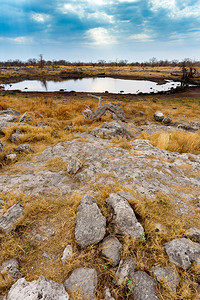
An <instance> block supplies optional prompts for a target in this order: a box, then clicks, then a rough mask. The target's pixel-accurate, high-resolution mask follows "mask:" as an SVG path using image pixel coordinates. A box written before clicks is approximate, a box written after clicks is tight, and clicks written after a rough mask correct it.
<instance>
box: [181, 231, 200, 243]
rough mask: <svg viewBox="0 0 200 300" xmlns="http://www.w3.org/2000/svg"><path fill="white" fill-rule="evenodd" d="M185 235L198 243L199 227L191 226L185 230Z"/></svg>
mask: <svg viewBox="0 0 200 300" xmlns="http://www.w3.org/2000/svg"><path fill="white" fill-rule="evenodd" d="M185 235H186V236H187V237H188V238H189V239H191V240H194V241H195V242H197V243H200V229H197V228H195V227H192V228H190V229H188V230H187V231H186V233H185Z"/></svg>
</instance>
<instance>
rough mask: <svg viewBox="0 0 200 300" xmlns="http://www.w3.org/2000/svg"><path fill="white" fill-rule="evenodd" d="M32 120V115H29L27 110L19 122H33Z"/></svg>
mask: <svg viewBox="0 0 200 300" xmlns="http://www.w3.org/2000/svg"><path fill="white" fill-rule="evenodd" d="M31 121H32V116H31V115H29V114H28V113H27V112H25V113H24V114H23V115H22V116H21V117H20V118H19V122H20V123H21V122H24V123H27V122H31Z"/></svg>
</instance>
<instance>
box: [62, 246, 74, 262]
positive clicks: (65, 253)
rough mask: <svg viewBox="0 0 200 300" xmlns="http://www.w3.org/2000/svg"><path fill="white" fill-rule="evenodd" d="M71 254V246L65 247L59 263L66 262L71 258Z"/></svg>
mask: <svg viewBox="0 0 200 300" xmlns="http://www.w3.org/2000/svg"><path fill="white" fill-rule="evenodd" d="M72 253H73V250H72V246H71V245H67V247H66V248H65V250H64V251H63V255H62V258H61V261H62V262H63V263H64V262H66V261H67V260H68V259H70V257H71V256H72Z"/></svg>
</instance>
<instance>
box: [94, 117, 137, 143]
mask: <svg viewBox="0 0 200 300" xmlns="http://www.w3.org/2000/svg"><path fill="white" fill-rule="evenodd" d="M91 134H92V135H94V136H95V137H103V138H108V139H111V138H119V137H125V138H127V139H131V138H133V137H135V135H134V134H133V133H131V132H130V131H128V130H127V129H126V127H125V126H123V125H122V124H121V123H120V122H117V121H112V122H105V123H104V124H103V125H102V126H101V128H94V129H93V130H92V131H91Z"/></svg>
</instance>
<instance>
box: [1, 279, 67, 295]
mask: <svg viewBox="0 0 200 300" xmlns="http://www.w3.org/2000/svg"><path fill="white" fill-rule="evenodd" d="M19 299H23V300H38V299H41V300H47V299H51V300H68V299H69V295H68V294H67V292H66V291H65V288H64V286H63V284H61V283H57V282H55V281H52V280H49V279H47V278H45V277H43V276H40V277H39V279H38V280H34V281H32V282H28V281H26V280H25V278H21V279H18V281H17V282H16V283H15V284H13V286H12V287H11V289H10V291H9V293H8V296H7V298H6V300H19Z"/></svg>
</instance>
